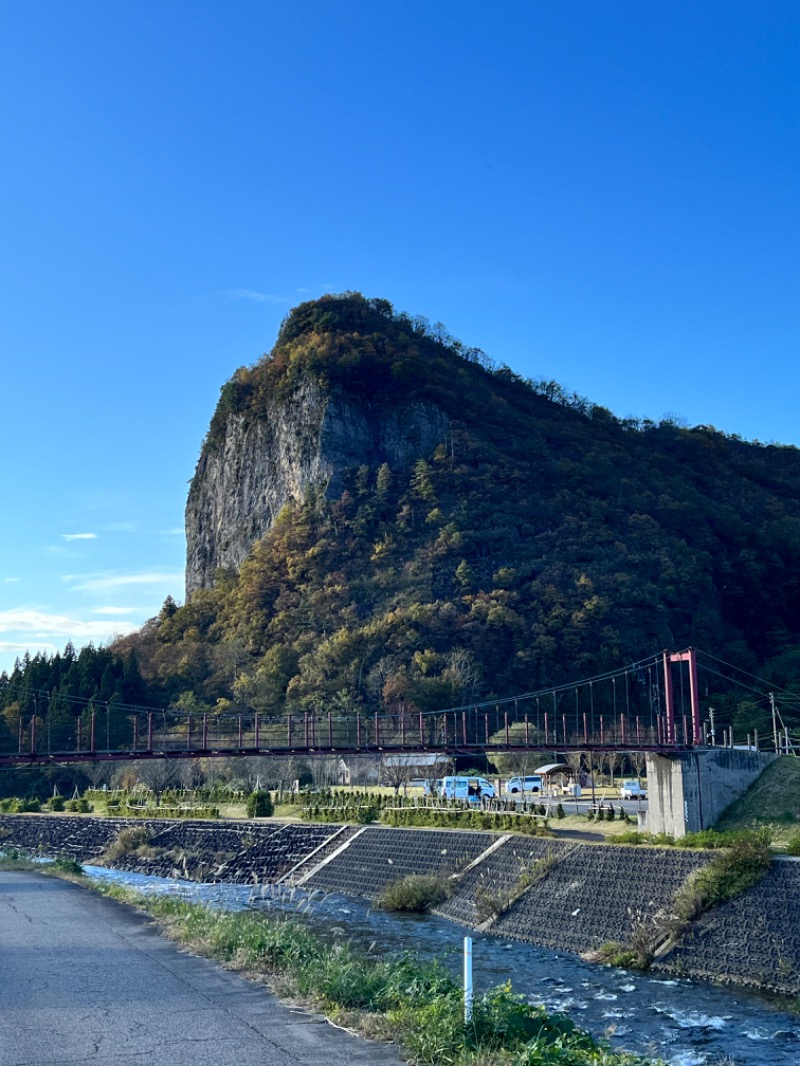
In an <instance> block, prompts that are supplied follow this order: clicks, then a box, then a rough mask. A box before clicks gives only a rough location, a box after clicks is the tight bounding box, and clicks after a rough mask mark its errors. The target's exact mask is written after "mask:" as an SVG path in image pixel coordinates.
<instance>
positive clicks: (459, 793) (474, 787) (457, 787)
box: [439, 777, 494, 803]
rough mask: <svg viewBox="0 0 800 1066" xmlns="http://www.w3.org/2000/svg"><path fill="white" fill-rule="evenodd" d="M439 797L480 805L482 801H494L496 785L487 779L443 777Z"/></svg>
mask: <svg viewBox="0 0 800 1066" xmlns="http://www.w3.org/2000/svg"><path fill="white" fill-rule="evenodd" d="M439 795H440V796H441V797H442V799H463V800H467V801H468V802H469V803H480V801H481V800H482V799H494V785H493V784H492V783H491V781H487V780H486V778H485V777H443V778H442V784H441V787H440V789H439Z"/></svg>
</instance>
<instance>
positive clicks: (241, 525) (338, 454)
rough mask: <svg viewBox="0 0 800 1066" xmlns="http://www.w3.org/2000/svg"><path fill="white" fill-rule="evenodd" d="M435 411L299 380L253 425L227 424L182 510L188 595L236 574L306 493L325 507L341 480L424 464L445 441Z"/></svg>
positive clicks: (246, 417)
mask: <svg viewBox="0 0 800 1066" xmlns="http://www.w3.org/2000/svg"><path fill="white" fill-rule="evenodd" d="M448 425H449V419H448V417H447V415H446V414H445V413H444V412H443V411H442V410H441V409H440V408H438V407H437V406H435V405H434V404H432V403H428V402H420V401H417V402H414V403H407V404H400V405H396V406H393V407H388V406H386V405H385V404H377V403H371V402H370V401H369V400H366V399H363V398H358V397H354V396H352V395H349V394H347V393H345V392H344V391H342V390H341V389H332V390H330V391H326V390H324V389H323V388H322V387H321V386H320V384H319V383H318V382H315V381H312V380H306V381H304V382H302V383H301V384H299V385H298V386H297V387H296V388H295V390H294V391H293V393H292V394H291V395H290V396H289V397H288V398H286V399H282V400H275V401H274V402H273V403H270V404H269V405H268V406H267V407H266V409H264V410H263V411H261V412H259V414H258V415H256V414H255V413H253V412H252V411H247V412H244V413H237V414H232V415H230V416H229V418H228V420H227V423H226V426H225V434H224V438H223V440H222V441H221V442H220V443H217V444H215V446H214V447H209V446H208V445H207V444H206V445H205V446H204V447H203V451H202V453H201V455H200V460H199V462H198V464H197V470H196V472H195V475H194V478H193V479H192V484H191V488H190V490H189V499H188V502H187V505H186V595H187V597H188V596H190V595H191V593H192V592H193V591H194V590H195V589H198V588H207V587H209V586H210V585H211V584H212V582H213V577H214V572H215V570H217V569H218V568H225V569H238V568H239V567H240V566H241V564H242V562H243V561H244V559H245V558H246V557H247V555H248V553H249V551H250V549H251V548H252V546H253V545H254V544H255V543H256V541H258V540H260V539H261V537H263V536H264V535H265V533H267V532H268V531H269V530H270V529H271V527H272V525H273V524H274V522H275V519H276V517H277V515H278V513H279V511H280V510H281V508H282V507H284V506H285V505H286V504H287V503H290V502H293V501H299V500H302V499H303V497H304V495H305V494H306V492H307V491H308V490H309V489H312V488H313V489H319V490H322V491H323V492H324V493H325V495H326V496H327V497H329V498H335V497H336V496H338V495H339V494H340V493H341V491H342V483H343V475H344V474H345V472H346V471H347V470H352V469H353V468H356V467H359V466H362V465H367V466H371V467H375V466H379V465H381V464H382V463H388V464H389V466H391V467H393V468H395V469H397V468H400V467H403V466H406V465H408V464H409V463H411V462H413V461H415V460H416V459H419V458H422V457H427V456H429V455H430V454H431V453H432V452H433V451H434V449H435V448H436V446H437V444H439V443H440V442H441V441H443V440H444V439H445V438H446V435H447V428H448Z"/></svg>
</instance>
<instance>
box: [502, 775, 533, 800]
mask: <svg viewBox="0 0 800 1066" xmlns="http://www.w3.org/2000/svg"><path fill="white" fill-rule="evenodd" d="M541 791H542V778H541V776H540V775H539V774H528V776H527V777H510V778H509V779H508V784H507V785H506V792H507V793H509V795H512V796H513V795H516V793H518V792H541Z"/></svg>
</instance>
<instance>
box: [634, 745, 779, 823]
mask: <svg viewBox="0 0 800 1066" xmlns="http://www.w3.org/2000/svg"><path fill="white" fill-rule="evenodd" d="M774 760H775V755H772V754H769V753H767V752H758V751H742V750H740V749H738V748H695V749H694V751H690V752H681V753H679V754H678V753H676V754H674V755H673V754H670V755H648V756H647V790H648V795H647V798H648V801H649V804H648V808H649V809H648V813H647V831H648V833H668V834H669V835H670V836H674V837H683V836H686V834H687V833H696V832H698V831H699V830H701V829H710V828H711V827H712V826H713V825H714V823H715V822H716V821H717V819H718V818H719V816H720V815H721V814H722V812H723V811H724V810H725V809H726V807H729V806H730V805H731V803H733V801H734V800H736V799H738V798H739V796H741V795H742V793H743V792H746V791H747V789H748V788H749V787H750V785H752V784H753V782H754V781H755V780H756V779H757V778H758V777H760V776H761V774H762V773H763V772H764V770H766V768H767V767H768V766H769V764H770V763H771V762H773V761H774Z"/></svg>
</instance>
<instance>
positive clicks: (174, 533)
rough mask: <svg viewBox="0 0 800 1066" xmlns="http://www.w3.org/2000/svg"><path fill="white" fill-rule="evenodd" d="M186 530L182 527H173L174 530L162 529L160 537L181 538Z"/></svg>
mask: <svg viewBox="0 0 800 1066" xmlns="http://www.w3.org/2000/svg"><path fill="white" fill-rule="evenodd" d="M185 532H186V530H185V529H184V528H183V526H175V528H174V529H162V530H161V535H162V537H182V536H183V534H184V533H185Z"/></svg>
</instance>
